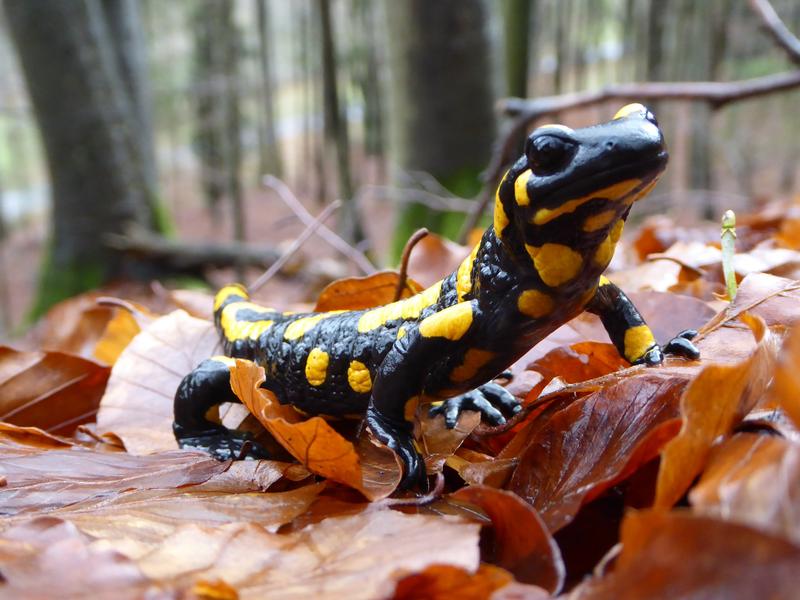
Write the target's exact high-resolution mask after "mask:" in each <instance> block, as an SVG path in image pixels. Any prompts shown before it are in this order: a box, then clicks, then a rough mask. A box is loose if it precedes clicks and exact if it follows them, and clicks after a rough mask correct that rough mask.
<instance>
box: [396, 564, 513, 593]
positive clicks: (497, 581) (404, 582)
mask: <svg viewBox="0 0 800 600" xmlns="http://www.w3.org/2000/svg"><path fill="white" fill-rule="evenodd" d="M512 581H513V577H512V576H511V575H510V574H509V573H508V572H507V571H504V570H503V569H499V568H497V567H493V566H492V565H481V566H480V568H478V571H477V572H475V573H469V572H468V571H466V570H464V569H462V568H461V567H453V566H449V565H432V566H430V567H428V568H427V569H425V570H424V571H422V572H420V573H414V574H413V575H406V576H405V577H403V578H402V579H401V580H400V581H398V582H397V587H396V588H395V590H394V595H393V596H392V599H393V600H421V599H424V600H450V598H459V600H487V599H488V598H491V597H492V593H493V592H494V591H496V590H498V589H500V588H503V587H505V586H507V585H508V584H509V583H511V582H512Z"/></svg>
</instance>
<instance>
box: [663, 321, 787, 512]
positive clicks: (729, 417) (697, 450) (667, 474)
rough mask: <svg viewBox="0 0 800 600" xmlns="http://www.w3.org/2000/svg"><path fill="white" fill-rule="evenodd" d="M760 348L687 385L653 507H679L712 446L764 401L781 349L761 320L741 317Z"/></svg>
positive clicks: (710, 367)
mask: <svg viewBox="0 0 800 600" xmlns="http://www.w3.org/2000/svg"><path fill="white" fill-rule="evenodd" d="M742 318H743V320H744V321H745V322H746V323H747V324H748V325H749V326H750V328H751V329H752V332H753V336H754V337H755V340H756V342H757V346H756V349H755V350H754V351H753V353H752V354H751V355H750V356H749V357H748V358H746V359H744V360H743V361H741V362H739V363H735V364H730V365H721V364H711V365H708V366H706V367H704V368H703V370H702V371H701V372H700V374H699V375H698V376H697V377H696V378H695V379H694V381H692V383H691V384H689V387H688V388H687V389H686V391H685V392H684V394H683V396H682V397H681V400H680V408H681V415H682V417H683V424H682V426H681V431H680V433H679V434H678V436H677V437H675V438H674V439H673V440H671V441H670V442H669V443H668V444H667V445H666V446H665V447H664V449H663V451H662V453H661V467H660V469H659V472H658V481H657V483H656V499H655V506H657V507H662V508H666V507H669V506H672V505H673V504H674V503H675V502H677V501H678V500H679V499H680V498H681V496H683V494H684V493H685V492H686V490H687V489H688V488H689V485H691V483H692V480H694V478H695V477H696V476H697V475H698V474H699V473H700V471H701V470H702V469H703V466H704V464H705V461H706V458H707V457H708V453H709V451H710V449H711V445H712V444H713V443H714V440H716V439H717V438H718V437H719V436H721V435H725V436H727V435H730V434H731V432H732V431H733V428H734V427H735V426H736V425H737V424H738V423H739V422H741V420H742V419H743V418H744V416H745V415H746V414H747V413H748V412H750V410H751V409H752V408H753V407H754V406H755V404H756V402H757V401H758V400H759V399H760V398H761V397H762V396H763V394H764V392H765V391H766V389H767V385H768V384H769V381H770V379H771V378H772V373H773V371H774V365H775V357H776V355H777V343H776V341H775V339H774V337H773V336H772V334H771V333H770V332H769V330H767V328H766V326H765V324H764V321H763V320H761V319H760V318H751V317H747V316H746V315H743V316H742Z"/></svg>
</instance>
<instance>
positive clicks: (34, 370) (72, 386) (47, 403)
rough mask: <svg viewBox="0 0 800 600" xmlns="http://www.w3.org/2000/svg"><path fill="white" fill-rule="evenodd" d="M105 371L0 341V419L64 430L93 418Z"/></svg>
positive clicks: (75, 358) (86, 362)
mask: <svg viewBox="0 0 800 600" xmlns="http://www.w3.org/2000/svg"><path fill="white" fill-rule="evenodd" d="M108 375H109V369H108V367H105V366H102V365H99V364H97V363H96V362H93V361H90V360H86V359H85V358H81V357H79V356H74V355H72V354H64V353H62V352H19V351H17V350H13V349H11V348H8V347H5V346H0V420H3V421H6V422H8V423H12V424H14V425H22V426H33V427H40V428H42V429H44V430H46V431H49V432H51V433H57V434H66V435H69V434H71V433H72V432H73V431H74V430H75V428H76V427H77V426H78V425H80V424H81V423H86V422H89V421H91V420H92V419H94V415H95V414H96V412H97V407H98V405H99V403H100V398H101V396H102V395H103V391H104V390H105V386H106V381H107V380H108Z"/></svg>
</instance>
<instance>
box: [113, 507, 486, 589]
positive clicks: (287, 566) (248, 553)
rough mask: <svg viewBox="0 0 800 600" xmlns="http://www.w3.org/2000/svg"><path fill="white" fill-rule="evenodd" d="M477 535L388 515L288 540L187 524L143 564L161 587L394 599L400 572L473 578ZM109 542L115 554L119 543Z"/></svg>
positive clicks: (438, 522) (463, 526)
mask: <svg viewBox="0 0 800 600" xmlns="http://www.w3.org/2000/svg"><path fill="white" fill-rule="evenodd" d="M478 530H479V526H478V525H475V524H472V523H463V522H456V521H453V520H448V519H442V518H439V517H430V516H424V515H404V514H401V513H397V512H394V511H389V510H378V511H372V512H365V513H361V514H358V515H354V516H347V517H330V518H328V519H325V520H324V521H322V522H321V523H318V524H315V525H310V526H309V527H307V528H305V529H303V530H302V531H299V532H296V533H290V534H286V535H278V534H272V533H269V532H267V531H265V530H264V528H262V527H260V526H258V525H254V524H250V523H230V524H226V525H221V526H218V527H214V528H209V527H203V526H197V525H182V526H181V527H179V528H178V529H177V531H176V532H175V533H174V534H171V535H169V536H167V537H166V538H165V539H164V540H163V541H162V542H161V543H160V544H158V545H152V546H150V548H151V549H150V551H149V552H147V553H144V554H141V555H140V556H141V558H139V559H138V560H137V563H138V565H139V567H140V568H141V569H142V571H143V572H144V573H145V574H146V575H147V576H149V577H151V578H153V579H154V580H157V581H159V582H160V583H162V584H170V585H177V586H179V587H184V586H185V587H189V586H191V585H192V584H193V583H194V582H195V581H197V580H198V579H202V580H213V579H223V580H224V581H226V582H227V583H228V584H229V585H231V586H233V587H234V588H235V589H236V590H237V591H238V592H239V594H240V595H241V597H242V598H273V597H275V598H282V599H286V600H291V599H295V598H296V599H301V598H302V599H306V598H312V597H313V598H320V599H326V598H330V599H333V598H352V599H354V600H358V599H361V598H365V599H366V598H370V599H371V598H380V597H385V596H387V595H388V594H391V592H392V590H393V589H394V587H395V583H394V582H395V581H396V580H397V579H399V578H400V577H402V574H404V573H409V572H417V571H422V570H424V569H425V568H427V567H428V566H430V565H432V564H448V565H453V566H456V567H461V568H463V569H465V570H467V571H469V572H474V571H475V570H476V569H477V568H478V564H479V556H478ZM104 541H105V542H106V543H107V544H108V545H110V546H111V547H114V548H116V544H115V540H114V539H113V538H112V539H108V540H104ZM123 552H124V550H123Z"/></svg>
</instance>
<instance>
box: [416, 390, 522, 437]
mask: <svg viewBox="0 0 800 600" xmlns="http://www.w3.org/2000/svg"><path fill="white" fill-rule="evenodd" d="M465 410H476V411H478V412H480V413H481V418H483V419H485V420H486V421H487V422H488V423H489V424H491V425H502V424H503V423H505V422H506V415H508V416H512V415H515V414H517V413H518V412H519V411H520V410H522V406H521V405H520V403H519V400H517V399H516V398H515V397H514V395H513V394H511V392H509V391H508V390H507V389H506V388H504V387H503V386H501V385H498V384H496V383H492V382H489V383H484V384H483V385H482V386H480V387H478V388H475V389H474V390H472V391H470V392H467V393H466V394H461V395H460V396H455V397H453V398H448V399H447V400H445V401H444V402H442V403H441V404H437V405H435V406H433V407H431V410H430V412H429V413H428V414H430V416H432V417H435V416H437V415H444V423H445V425H447V427H448V428H449V429H452V428H453V427H455V426H456V423H457V422H458V417H459V416H460V415H461V412H462V411H465ZM504 413H505V414H504Z"/></svg>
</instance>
